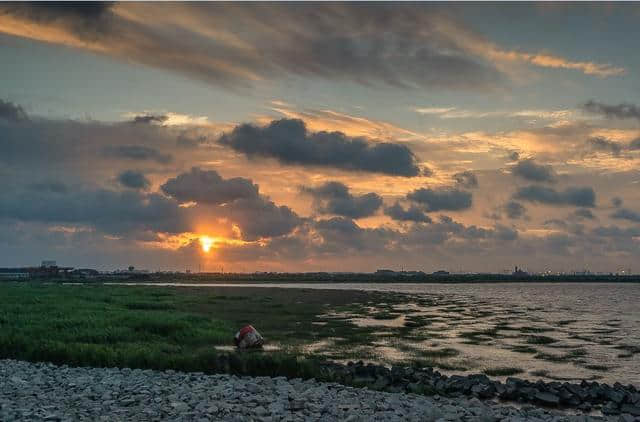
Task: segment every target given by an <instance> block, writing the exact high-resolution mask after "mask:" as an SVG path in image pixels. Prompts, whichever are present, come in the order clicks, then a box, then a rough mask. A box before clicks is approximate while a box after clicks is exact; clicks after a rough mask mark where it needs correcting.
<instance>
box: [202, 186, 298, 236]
mask: <svg viewBox="0 0 640 422" xmlns="http://www.w3.org/2000/svg"><path fill="white" fill-rule="evenodd" d="M213 212H214V214H217V215H220V216H223V217H225V218H227V219H228V220H230V221H232V222H233V223H235V224H237V225H238V226H239V228H240V231H241V234H242V239H244V240H248V241H254V240H258V239H263V238H269V237H277V236H284V235H287V234H289V233H291V232H292V231H293V230H294V229H295V228H296V227H298V226H299V225H300V224H301V223H302V219H301V218H300V217H298V215H297V214H296V213H295V212H293V211H292V210H291V208H289V207H287V206H286V205H280V206H278V205H276V204H275V203H273V202H272V201H270V200H269V199H267V198H266V197H264V196H262V195H261V196H260V197H257V198H241V199H238V200H235V201H233V202H231V203H229V204H226V205H225V206H219V207H217V208H216V209H215V210H214V211H213Z"/></svg>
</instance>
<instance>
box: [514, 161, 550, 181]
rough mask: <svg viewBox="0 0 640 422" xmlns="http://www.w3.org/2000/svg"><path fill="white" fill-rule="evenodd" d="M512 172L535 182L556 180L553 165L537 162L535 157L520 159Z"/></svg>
mask: <svg viewBox="0 0 640 422" xmlns="http://www.w3.org/2000/svg"><path fill="white" fill-rule="evenodd" d="M511 172H512V173H513V174H514V175H516V176H519V177H522V178H523V179H527V180H531V181H534V182H554V181H555V180H556V176H555V173H554V172H553V168H552V167H551V166H548V165H540V164H536V162H535V161H534V160H533V159H527V160H520V161H518V164H516V165H515V166H513V167H512V169H511Z"/></svg>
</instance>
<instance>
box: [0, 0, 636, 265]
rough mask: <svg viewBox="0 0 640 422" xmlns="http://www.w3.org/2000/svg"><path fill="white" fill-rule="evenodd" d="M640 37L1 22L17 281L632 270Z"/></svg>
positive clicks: (170, 6) (582, 9)
mask: <svg viewBox="0 0 640 422" xmlns="http://www.w3.org/2000/svg"><path fill="white" fill-rule="evenodd" d="M639 21H640V6H638V4H635V3H588V4H575V3H518V4H510V3H499V4H495V3H473V4H470V3H410V4H409V3H402V4H398V3H395V4H389V3H259V4H256V3H158V4H152V3H118V2H114V3H91V4H84V3H82V4H46V3H38V4H36V3H4V4H0V61H1V62H2V63H3V69H2V77H1V78H0V182H2V186H3V187H4V190H3V193H2V195H0V266H28V265H37V264H38V263H39V262H40V261H41V260H43V259H52V260H56V261H58V263H60V264H61V265H72V266H76V267H91V268H97V269H102V270H107V269H115V268H126V267H127V266H129V265H135V266H136V267H139V268H147V269H151V270H157V269H160V270H180V271H184V269H186V268H191V269H192V270H196V269H197V268H198V267H199V266H202V267H203V268H206V269H213V268H220V267H224V268H225V271H245V272H253V271H281V272H297V271H361V272H369V271H375V269H377V268H392V269H400V268H401V267H404V268H406V269H412V270H423V271H425V272H432V271H436V270H440V269H447V270H450V271H466V272H496V273H499V272H502V271H503V270H505V269H510V268H513V265H518V266H522V267H523V268H525V269H531V270H534V271H544V270H549V271H554V272H558V271H565V272H572V271H579V270H582V269H589V270H591V271H594V272H614V273H615V272H618V271H621V270H623V269H627V268H632V269H633V268H634V267H635V266H634V264H635V263H636V262H638V260H639V259H640V247H639V246H640V195H639V193H638V183H639V182H640V173H639V164H640V73H639V72H640V55H638V54H637V40H638V39H640V25H638V22H639Z"/></svg>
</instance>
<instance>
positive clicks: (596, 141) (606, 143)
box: [587, 136, 623, 156]
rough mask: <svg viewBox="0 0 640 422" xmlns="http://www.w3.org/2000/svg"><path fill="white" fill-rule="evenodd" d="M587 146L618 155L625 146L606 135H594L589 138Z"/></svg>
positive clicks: (594, 149) (593, 149)
mask: <svg viewBox="0 0 640 422" xmlns="http://www.w3.org/2000/svg"><path fill="white" fill-rule="evenodd" d="M587 148H588V149H590V150H592V151H604V152H610V153H611V154H613V155H615V156H618V155H620V152H621V151H622V148H623V146H622V145H620V144H619V143H617V142H614V141H612V140H610V139H607V138H605V137H604V136H594V137H592V138H589V139H587Z"/></svg>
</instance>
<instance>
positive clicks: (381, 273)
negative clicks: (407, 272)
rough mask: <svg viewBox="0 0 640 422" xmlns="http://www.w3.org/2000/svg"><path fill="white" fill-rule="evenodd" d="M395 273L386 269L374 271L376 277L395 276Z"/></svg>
mask: <svg viewBox="0 0 640 422" xmlns="http://www.w3.org/2000/svg"><path fill="white" fill-rule="evenodd" d="M395 273H396V272H395V271H393V270H388V269H385V268H383V269H380V270H376V272H375V274H376V275H392V274H395Z"/></svg>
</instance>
